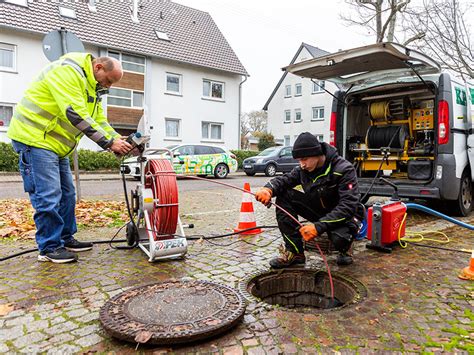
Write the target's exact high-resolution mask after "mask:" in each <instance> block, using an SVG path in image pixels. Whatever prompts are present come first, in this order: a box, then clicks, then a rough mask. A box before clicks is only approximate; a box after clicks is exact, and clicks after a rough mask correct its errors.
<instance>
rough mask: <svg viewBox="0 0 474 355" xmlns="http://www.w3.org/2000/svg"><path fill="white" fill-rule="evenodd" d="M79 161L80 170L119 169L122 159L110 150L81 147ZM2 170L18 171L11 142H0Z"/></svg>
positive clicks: (16, 156) (16, 157)
mask: <svg viewBox="0 0 474 355" xmlns="http://www.w3.org/2000/svg"><path fill="white" fill-rule="evenodd" d="M77 153H78V161H79V170H86V171H94V170H116V171H117V172H118V171H119V167H120V159H118V158H117V157H116V156H115V155H114V154H113V153H110V152H94V151H91V150H86V149H79V150H78V151H77ZM70 161H71V169H72V167H73V162H72V157H70ZM0 171H18V154H17V153H16V152H15V151H14V150H13V147H12V146H11V144H9V143H1V142H0Z"/></svg>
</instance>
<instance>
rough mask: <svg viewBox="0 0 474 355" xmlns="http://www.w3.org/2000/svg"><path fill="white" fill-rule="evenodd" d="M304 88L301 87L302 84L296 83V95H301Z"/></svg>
mask: <svg viewBox="0 0 474 355" xmlns="http://www.w3.org/2000/svg"><path fill="white" fill-rule="evenodd" d="M302 90H303V89H302V88H301V84H296V85H295V91H296V92H295V96H301V93H302Z"/></svg>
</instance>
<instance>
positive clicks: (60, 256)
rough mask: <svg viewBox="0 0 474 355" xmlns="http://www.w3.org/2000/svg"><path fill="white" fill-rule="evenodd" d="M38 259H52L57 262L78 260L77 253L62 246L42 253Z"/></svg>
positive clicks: (51, 260)
mask: <svg viewBox="0 0 474 355" xmlns="http://www.w3.org/2000/svg"><path fill="white" fill-rule="evenodd" d="M38 261H50V262H52V263H57V264H63V263H70V262H73V261H77V255H76V254H74V253H71V252H70V251H67V250H66V249H65V248H63V247H61V248H57V249H56V250H55V251H52V252H44V253H43V252H42V253H40V255H38Z"/></svg>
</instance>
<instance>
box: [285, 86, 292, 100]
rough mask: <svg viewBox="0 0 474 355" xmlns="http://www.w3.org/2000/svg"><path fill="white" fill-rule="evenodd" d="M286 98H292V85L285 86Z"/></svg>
mask: <svg viewBox="0 0 474 355" xmlns="http://www.w3.org/2000/svg"><path fill="white" fill-rule="evenodd" d="M285 97H291V85H286V86H285Z"/></svg>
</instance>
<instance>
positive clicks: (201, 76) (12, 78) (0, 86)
mask: <svg viewBox="0 0 474 355" xmlns="http://www.w3.org/2000/svg"><path fill="white" fill-rule="evenodd" d="M42 39H43V35H38V34H30V33H26V32H20V31H13V30H9V29H2V31H1V32H0V46H1V45H2V44H4V45H8V46H10V48H14V50H15V58H14V59H15V67H14V69H13V70H3V69H2V68H0V109H2V106H4V107H10V106H14V105H15V104H16V103H18V102H19V101H20V100H21V98H22V95H23V92H24V90H25V89H26V88H27V86H28V84H29V82H30V81H31V80H32V79H33V78H34V77H35V76H36V75H37V74H38V73H39V71H40V70H41V69H42V68H43V67H44V66H45V65H47V64H48V60H47V58H46V57H45V56H44V54H43V50H42ZM86 51H88V52H90V53H92V54H93V55H98V54H99V52H100V53H101V54H104V53H106V52H105V51H104V50H103V49H101V50H99V48H98V47H97V46H92V45H86ZM137 54H139V53H137ZM146 67H147V71H146V73H145V100H144V106H145V110H146V114H147V121H148V124H149V126H150V128H151V127H152V129H151V130H150V132H151V135H152V139H151V145H152V146H155V147H156V146H158V147H163V146H167V145H170V144H174V143H204V142H205V143H209V142H211V143H213V144H216V145H223V146H226V147H227V148H229V149H236V148H238V144H239V120H238V116H239V84H240V82H241V81H242V77H241V76H240V75H236V74H231V73H226V72H223V71H218V70H212V69H207V68H204V67H197V66H191V65H185V64H180V63H177V62H171V61H169V62H165V61H162V60H158V59H156V58H149V57H148V58H147V66H146ZM167 73H172V74H178V75H179V76H180V78H181V93H180V94H178V95H176V94H174V93H169V92H167V90H166V84H167ZM203 80H209V81H211V82H213V83H214V82H215V83H219V84H222V87H223V98H222V99H209V98H206V97H204V96H203ZM104 101H106V100H104ZM6 110H8V108H7V109H6ZM105 112H106V111H105ZM166 119H171V120H177V121H178V122H179V133H178V136H177V137H174V136H173V137H167V136H166V125H165V122H166ZM203 122H205V124H206V125H207V126H206V127H208V129H209V135H208V136H209V137H208V138H203V133H206V132H207V131H206V130H204V132H203ZM7 129H8V127H7V126H6V125H4V126H0V141H2V142H8V141H9V140H8V138H7V136H6V131H7ZM211 130H212V133H213V134H212V135H211V133H210V132H211ZM80 148H87V149H99V148H98V146H96V145H95V143H93V142H92V141H90V140H89V139H88V138H83V140H82V141H81V144H80Z"/></svg>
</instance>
